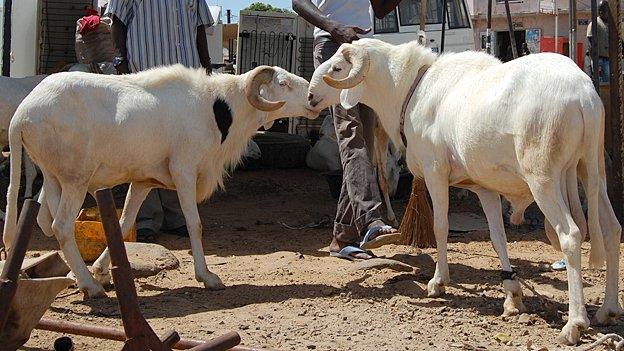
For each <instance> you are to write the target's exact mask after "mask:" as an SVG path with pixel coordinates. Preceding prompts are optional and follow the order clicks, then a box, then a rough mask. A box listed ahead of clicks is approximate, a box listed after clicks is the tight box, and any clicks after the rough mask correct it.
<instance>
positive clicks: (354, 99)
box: [340, 84, 364, 110]
mask: <svg viewBox="0 0 624 351" xmlns="http://www.w3.org/2000/svg"><path fill="white" fill-rule="evenodd" d="M363 92H364V89H363V88H362V85H361V84H358V85H356V86H355V87H353V88H351V89H344V90H343V91H341V92H340V104H341V105H342V107H344V108H345V109H347V110H348V109H351V108H353V107H355V106H356V105H357V104H359V103H360V99H361V98H362V93H363Z"/></svg>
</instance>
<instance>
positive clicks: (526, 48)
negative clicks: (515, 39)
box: [522, 43, 531, 56]
mask: <svg viewBox="0 0 624 351" xmlns="http://www.w3.org/2000/svg"><path fill="white" fill-rule="evenodd" d="M530 54H531V51H530V50H529V46H528V45H527V43H522V56H526V55H530Z"/></svg>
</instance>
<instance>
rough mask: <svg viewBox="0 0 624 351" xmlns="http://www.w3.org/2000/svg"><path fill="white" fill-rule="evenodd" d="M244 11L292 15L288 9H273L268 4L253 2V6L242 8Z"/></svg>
mask: <svg viewBox="0 0 624 351" xmlns="http://www.w3.org/2000/svg"><path fill="white" fill-rule="evenodd" d="M244 10H248V11H266V12H281V13H293V12H292V11H291V10H289V9H282V8H279V7H274V6H272V5H270V4H265V3H263V2H254V3H253V4H251V5H249V6H247V7H246V8H244Z"/></svg>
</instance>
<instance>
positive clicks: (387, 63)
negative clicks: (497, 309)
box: [309, 39, 622, 344]
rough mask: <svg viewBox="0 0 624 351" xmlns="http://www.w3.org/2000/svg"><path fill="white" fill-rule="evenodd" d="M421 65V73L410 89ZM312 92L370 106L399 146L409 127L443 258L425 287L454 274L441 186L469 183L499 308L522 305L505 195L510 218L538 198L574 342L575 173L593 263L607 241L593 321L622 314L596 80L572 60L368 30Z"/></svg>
mask: <svg viewBox="0 0 624 351" xmlns="http://www.w3.org/2000/svg"><path fill="white" fill-rule="evenodd" d="M427 66H428V67H429V68H428V69H426V67H427ZM421 69H422V70H421ZM419 72H421V74H420V76H421V77H422V80H421V81H420V82H419V84H418V85H417V87H416V89H415V91H414V93H413V95H412V96H411V97H409V96H408V94H409V90H410V87H411V86H412V84H413V83H414V82H415V81H416V78H417V77H418V76H419ZM422 72H424V75H423V73H422ZM330 85H331V86H330ZM309 97H312V99H311V100H310V106H312V107H314V108H317V109H319V108H323V107H325V106H328V105H331V104H335V103H337V102H338V101H340V102H341V103H342V105H343V106H344V107H345V108H349V107H350V106H353V105H354V104H356V103H364V104H366V105H368V106H370V107H371V108H373V109H374V110H375V111H376V112H377V114H378V115H379V119H380V121H381V124H382V125H383V127H384V129H385V130H386V131H387V133H388V135H389V136H390V138H391V139H392V140H393V142H394V144H395V145H403V142H402V138H401V132H404V134H405V136H406V139H407V146H406V147H405V149H406V160H407V164H408V167H409V169H410V171H411V172H412V173H414V174H415V175H417V176H419V177H423V178H424V180H425V182H426V184H427V187H428V189H429V192H430V194H431V199H432V201H433V210H434V214H435V218H434V232H435V236H436V243H437V253H438V263H437V265H436V270H435V274H434V276H433V278H432V279H431V280H430V281H429V284H428V293H429V295H430V296H438V295H440V294H441V293H443V292H444V286H445V285H446V284H448V283H449V269H448V262H447V250H446V244H447V237H448V228H449V224H448V206H449V193H448V187H449V186H455V187H459V188H464V189H469V190H471V191H473V192H475V193H476V194H477V195H478V197H479V199H480V201H481V204H482V206H483V210H484V212H485V214H486V217H487V220H488V223H489V229H490V236H491V239H492V243H493V245H494V249H495V250H496V252H497V254H498V256H499V258H500V261H501V265H502V269H503V274H502V277H503V286H504V288H505V292H506V299H505V302H504V304H503V307H504V314H505V315H510V314H517V313H520V312H522V311H523V310H524V309H525V308H524V306H523V304H522V290H521V287H520V284H519V282H518V280H517V277H516V274H515V272H513V270H512V267H511V264H510V262H509V257H508V256H507V248H506V235H505V229H504V225H503V219H502V214H501V200H500V195H503V196H505V198H507V199H508V200H509V201H510V202H511V203H512V205H513V206H514V208H515V209H516V216H519V215H520V214H521V213H523V211H524V209H525V208H526V207H527V206H528V205H529V204H531V203H532V202H533V201H536V202H537V204H538V206H539V208H540V209H541V210H542V212H543V213H544V214H545V216H546V218H547V219H548V221H549V222H550V223H551V224H552V225H553V227H554V229H555V231H556V236H557V237H556V238H555V240H557V241H558V242H559V244H560V246H561V249H562V251H563V253H564V255H565V258H566V260H567V266H568V269H567V277H568V294H569V317H568V321H567V323H566V325H565V326H564V327H563V330H562V332H561V334H560V336H559V340H560V341H561V342H563V343H566V344H576V343H577V342H578V341H579V338H580V334H581V331H582V330H583V329H585V328H587V326H588V325H589V320H588V317H587V312H586V309H585V305H584V298H583V280H582V277H581V241H582V240H583V238H584V233H585V232H586V230H587V222H586V220H585V217H584V215H583V212H582V210H581V202H580V200H579V195H578V188H577V184H578V183H577V182H578V181H577V177H578V178H580V180H581V181H582V183H583V185H584V189H585V193H586V194H587V199H588V207H589V211H588V216H589V233H590V237H591V244H592V245H591V252H590V265H592V266H595V267H597V266H602V264H603V263H604V259H605V251H606V261H607V272H606V289H605V291H606V293H605V299H604V303H603V305H602V306H601V307H600V309H599V310H598V311H597V313H596V315H595V320H596V321H597V322H599V323H601V324H604V323H614V322H615V321H616V320H617V318H618V316H620V315H621V314H622V308H621V306H620V304H619V302H618V265H619V251H620V250H619V247H620V246H619V244H620V235H621V226H620V224H619V223H618V221H617V219H616V217H615V214H614V212H613V209H612V207H611V204H610V202H609V199H608V197H607V186H606V177H605V163H604V157H603V145H604V126H605V117H604V107H603V105H602V102H601V100H600V98H599V96H598V94H597V93H596V91H595V90H594V87H593V85H592V82H591V79H590V78H589V77H588V76H587V75H586V74H585V73H583V71H581V70H580V69H579V67H578V66H576V64H575V63H574V62H573V61H572V60H570V59H568V58H567V57H565V56H563V55H557V54H535V55H528V56H525V57H522V58H519V59H517V60H513V61H511V62H508V63H505V64H502V63H501V62H500V61H498V60H496V59H495V58H493V57H491V56H489V55H486V54H484V53H478V52H463V53H448V54H444V55H441V56H438V55H436V54H434V53H433V52H431V50H430V49H427V48H425V47H423V46H421V45H419V44H418V43H416V42H412V43H407V44H403V45H398V46H394V45H390V44H387V43H384V42H381V41H379V40H374V39H363V40H359V41H357V42H354V43H353V44H345V45H343V46H342V47H341V48H340V49H339V50H338V52H337V53H336V54H335V55H334V56H333V57H332V58H331V59H329V60H328V61H327V62H325V63H324V64H322V65H321V66H320V67H318V69H317V70H316V71H315V73H314V76H313V78H312V81H311V83H310V92H309ZM406 99H410V102H409V104H408V105H407V109H406V111H407V113H406V117H405V124H404V129H403V131H401V130H400V129H401V122H400V116H401V109H402V105H403V103H404V101H405V100H406ZM514 220H515V221H518V220H519V218H514Z"/></svg>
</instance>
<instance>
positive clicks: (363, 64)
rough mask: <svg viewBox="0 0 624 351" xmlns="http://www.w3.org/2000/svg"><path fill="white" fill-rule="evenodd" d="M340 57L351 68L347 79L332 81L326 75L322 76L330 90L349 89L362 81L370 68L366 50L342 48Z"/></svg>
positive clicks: (353, 47) (332, 79)
mask: <svg viewBox="0 0 624 351" xmlns="http://www.w3.org/2000/svg"><path fill="white" fill-rule="evenodd" d="M342 55H343V56H344V58H345V60H346V61H347V62H349V63H350V64H351V65H352V66H353V67H352V68H351V72H349V75H348V76H347V78H344V79H334V78H332V77H330V76H328V75H324V76H323V80H324V81H325V83H327V84H328V85H329V86H330V87H332V88H336V89H351V88H353V87H354V86H356V85H358V84H360V83H361V82H362V81H363V80H364V77H365V76H366V73H368V69H369V68H370V58H369V57H368V52H367V51H366V49H364V48H361V47H357V46H351V47H347V48H344V49H343V50H342Z"/></svg>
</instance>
